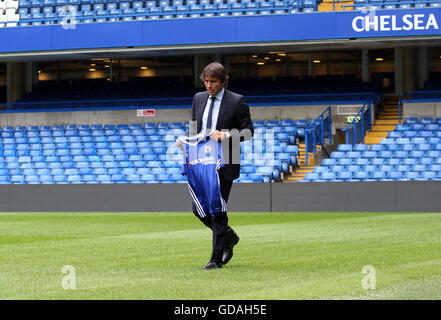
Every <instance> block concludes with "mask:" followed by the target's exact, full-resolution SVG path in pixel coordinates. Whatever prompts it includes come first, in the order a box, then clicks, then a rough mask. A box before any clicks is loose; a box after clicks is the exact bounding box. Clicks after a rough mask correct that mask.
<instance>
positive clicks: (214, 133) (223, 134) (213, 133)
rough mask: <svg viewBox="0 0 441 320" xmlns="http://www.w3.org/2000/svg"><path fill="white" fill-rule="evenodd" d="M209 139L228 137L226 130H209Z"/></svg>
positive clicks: (215, 139)
mask: <svg viewBox="0 0 441 320" xmlns="http://www.w3.org/2000/svg"><path fill="white" fill-rule="evenodd" d="M209 135H210V139H211V140H214V141H221V140H224V139H227V138H228V135H227V133H226V132H223V131H219V130H215V131H211V132H210V134H209Z"/></svg>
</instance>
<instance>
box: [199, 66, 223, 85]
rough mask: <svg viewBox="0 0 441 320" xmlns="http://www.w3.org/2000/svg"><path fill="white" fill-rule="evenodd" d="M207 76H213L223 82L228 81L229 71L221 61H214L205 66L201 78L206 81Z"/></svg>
mask: <svg viewBox="0 0 441 320" xmlns="http://www.w3.org/2000/svg"><path fill="white" fill-rule="evenodd" d="M206 77H213V78H216V79H219V80H220V81H221V82H227V81H228V75H227V71H226V70H225V67H224V66H223V65H222V64H220V63H219V62H212V63H210V64H209V65H207V66H206V67H205V68H204V70H203V71H202V74H201V76H200V79H201V80H202V81H204V80H205V78H206Z"/></svg>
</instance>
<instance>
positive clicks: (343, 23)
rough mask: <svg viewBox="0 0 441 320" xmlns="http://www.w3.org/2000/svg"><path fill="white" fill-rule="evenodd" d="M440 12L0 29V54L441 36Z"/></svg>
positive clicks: (372, 12) (343, 13) (423, 10)
mask: <svg viewBox="0 0 441 320" xmlns="http://www.w3.org/2000/svg"><path fill="white" fill-rule="evenodd" d="M440 27H441V8H421V9H409V10H406V9H400V10H376V11H375V10H373V9H370V10H363V11H338V12H317V13H307V14H306V13H305V14H285V15H260V16H259V15H255V16H237V17H214V18H194V19H170V20H146V21H130V22H106V23H87V24H86V23H83V24H76V25H75V28H63V26H61V25H47V26H26V27H6V28H0V52H3V53H7V52H25V51H42V50H69V49H92V48H93V49H97V48H117V47H138V46H145V47H149V46H166V45H192V44H219V43H242V42H268V41H271V42H277V41H301V40H319V39H345V38H365V37H397V36H398V37H400V36H401V37H404V36H425V35H441V30H440Z"/></svg>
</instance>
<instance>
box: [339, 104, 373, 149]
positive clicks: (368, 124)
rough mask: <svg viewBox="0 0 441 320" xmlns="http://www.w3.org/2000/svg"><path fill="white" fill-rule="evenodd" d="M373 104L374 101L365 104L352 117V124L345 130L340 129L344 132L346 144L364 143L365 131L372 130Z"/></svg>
mask: <svg viewBox="0 0 441 320" xmlns="http://www.w3.org/2000/svg"><path fill="white" fill-rule="evenodd" d="M373 103H374V100H369V101H368V102H366V103H365V104H364V105H363V106H362V107H361V108H360V111H358V113H357V114H356V115H355V116H354V119H353V120H352V122H351V123H350V124H349V125H348V126H347V127H346V128H345V129H342V131H343V132H346V143H347V144H356V143H364V136H365V135H366V131H368V130H371V129H372V105H373Z"/></svg>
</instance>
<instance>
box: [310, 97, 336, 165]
mask: <svg viewBox="0 0 441 320" xmlns="http://www.w3.org/2000/svg"><path fill="white" fill-rule="evenodd" d="M325 139H329V144H332V115H331V106H329V107H328V108H326V110H325V111H323V112H322V113H321V114H320V115H319V116H318V117H317V118H316V119H314V120H311V122H310V123H309V125H308V126H307V127H306V129H305V163H306V165H308V164H309V156H308V153H309V152H313V153H314V154H315V153H316V152H317V148H316V147H317V145H321V146H322V147H323V150H324V151H325V152H326V153H327V151H326V148H325Z"/></svg>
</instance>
